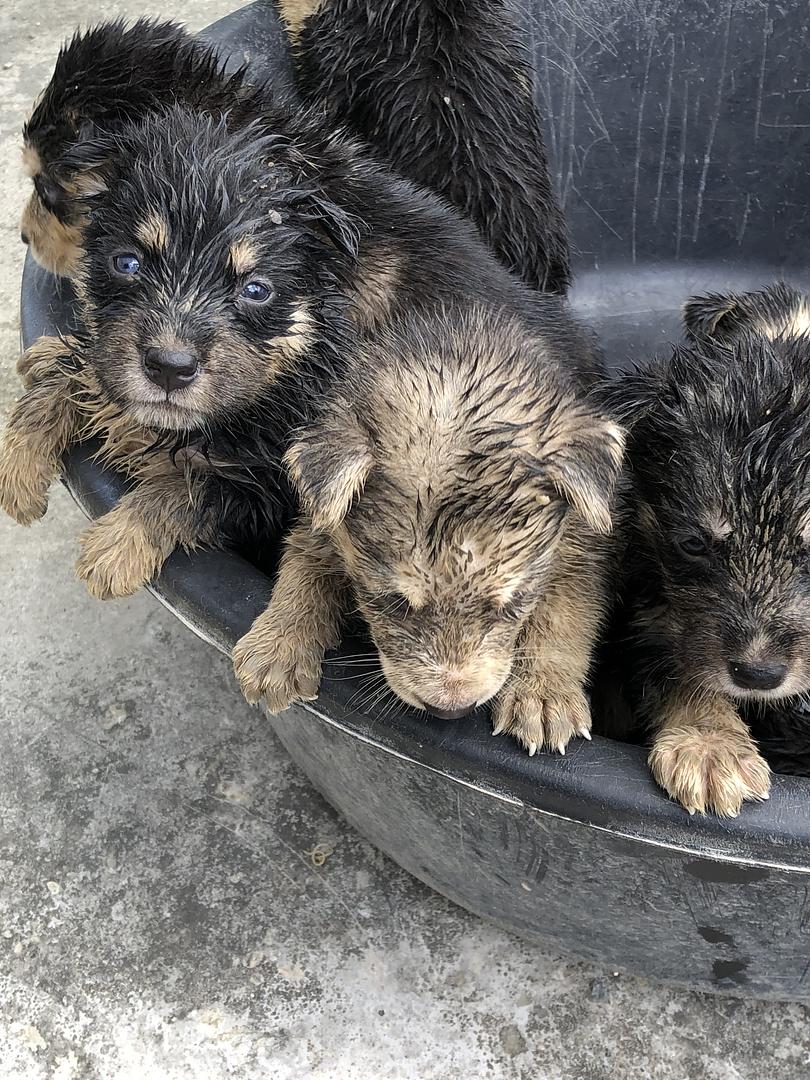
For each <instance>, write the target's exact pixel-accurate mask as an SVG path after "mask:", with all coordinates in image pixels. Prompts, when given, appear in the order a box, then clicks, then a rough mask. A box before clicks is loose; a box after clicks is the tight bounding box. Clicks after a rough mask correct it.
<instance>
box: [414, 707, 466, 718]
mask: <svg viewBox="0 0 810 1080" xmlns="http://www.w3.org/2000/svg"><path fill="white" fill-rule="evenodd" d="M425 710H426V711H427V712H429V713H430V715H431V716H438V718H439V719H440V720H460V719H461V717H462V716H466V715H467V714H468V713H471V712H472V706H471V705H465V706H464V708H463V709H438V708H437V707H436V706H435V705H425Z"/></svg>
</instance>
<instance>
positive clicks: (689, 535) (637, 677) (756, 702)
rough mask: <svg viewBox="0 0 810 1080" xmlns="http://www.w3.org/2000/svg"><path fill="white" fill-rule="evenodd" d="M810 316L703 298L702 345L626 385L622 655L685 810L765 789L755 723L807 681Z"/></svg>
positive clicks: (754, 302) (792, 305)
mask: <svg viewBox="0 0 810 1080" xmlns="http://www.w3.org/2000/svg"><path fill="white" fill-rule="evenodd" d="M807 311H808V303H807V299H806V298H805V297H803V296H801V295H800V294H798V293H796V292H795V291H794V290H791V289H789V288H787V287H785V286H775V287H773V288H770V289H766V290H763V291H762V292H759V293H752V294H747V295H744V296H710V297H698V298H694V299H692V300H690V301H689V302H688V303H687V305H686V307H685V320H686V324H687V328H688V331H689V334H690V336H691V339H692V340H691V343H690V344H689V345H687V346H684V347H680V348H677V349H676V350H675V352H674V354H673V355H672V357H671V358H670V359H668V360H666V361H663V362H656V363H653V364H650V365H649V366H648V367H646V368H645V369H643V370H642V371H640V372H638V373H637V374H635V375H632V376H628V377H627V378H625V379H624V380H622V381H621V382H620V383H619V386H618V391H617V393H618V395H619V397H620V398H622V399H623V404H624V415H625V416H626V417H627V420H628V422H629V423H630V425H631V434H630V438H629V443H628V458H629V463H630V468H631V472H632V484H633V496H632V501H631V506H630V512H629V513H628V553H627V557H626V560H625V574H624V578H625V580H624V597H623V605H622V608H621V610H622V611H623V616H622V620H623V625H622V627H621V632H620V633H619V634H618V637H617V644H618V649H617V650H614V651H618V652H619V653H620V654H621V658H622V667H623V670H624V673H625V683H626V686H627V688H628V689H629V692H630V696H631V700H632V704H633V706H634V708H635V710H636V713H637V716H638V717H639V718H641V719H642V720H644V721H646V722H647V723H648V724H649V725H650V726H651V728H652V730H653V732H654V737H653V744H652V750H651V753H650V765H651V767H652V770H653V773H654V775H655V778H656V780H657V781H658V782H659V783H660V784H661V785H662V787H664V788H665V789H666V790H667V791H668V792H669V794H670V795H671V796H672V797H673V798H676V799H677V800H678V801H679V802H681V803H682V804H683V806H685V807H686V808H687V809H688V810H689V811H690V812H695V811H700V812H704V811H706V810H713V811H715V812H716V813H718V814H721V815H726V816H733V815H736V814H737V813H738V812H739V810H740V808H741V806H742V803H743V801H744V800H746V799H764V798H767V796H768V790H769V782H770V779H769V769H768V766H767V764H766V762H765V760H764V759H763V757H762V755H761V753H760V751H759V749H758V747H757V743H756V741H755V738H754V737H753V736H752V729H751V725H752V724H753V731H754V734H756V732H757V726H758V724H759V723H760V722H761V720H758V717H759V718H762V717H764V716H765V715H766V714H768V713H769V712H770V710H771V708H772V707H773V706H774V705H776V704H778V703H780V702H783V701H785V700H789V699H791V698H793V697H795V696H796V695H804V694H806V693H807V691H808V690H810V472H809V471H808V463H809V462H810V364H808V355H809V353H808V350H809V349H810V338H808V336H806V333H805V331H806V329H807V328H808V323H807V319H806V313H807ZM772 715H773V714H771V720H772ZM765 729H767V724H766V725H765V727H764V728H763V730H765Z"/></svg>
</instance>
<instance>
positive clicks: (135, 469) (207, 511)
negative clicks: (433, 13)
mask: <svg viewBox="0 0 810 1080" xmlns="http://www.w3.org/2000/svg"><path fill="white" fill-rule="evenodd" d="M62 160H63V162H64V167H65V169H66V170H68V171H70V173H71V175H73V176H75V177H76V178H77V179H79V180H80V182H81V183H83V184H85V185H86V186H88V187H92V190H93V191H94V192H95V194H91V195H88V196H86V202H85V206H86V207H87V211H86V212H87V213H88V215H89V217H88V221H87V223H86V225H85V227H84V233H83V240H82V243H83V245H84V247H85V249H86V250H85V251H84V255H83V258H82V261H81V263H80V268H79V270H78V272H77V276H76V289H77V292H78V295H79V299H80V304H81V316H82V319H83V322H84V326H85V332H84V334H83V335H81V336H80V340H79V341H78V343H77V344H76V345H75V346H73V347H72V348H69V349H67V353H68V354H69V355H68V357H67V360H66V363H65V364H63V365H60V364H59V363H55V364H54V366H53V375H54V378H53V379H52V380H51V381H50V383H49V390H50V395H51V404H50V408H51V409H52V411H53V413H54V414H55V415H56V416H59V417H62V418H63V420H64V422H60V423H56V422H54V421H53V417H52V418H51V420H50V421H49V423H48V424H45V425H43V424H40V423H39V422H38V417H39V415H40V414H44V411H45V410H44V406H43V404H42V401H41V399H40V398H34V397H32V396H31V395H30V394H29V395H28V396H27V397H26V398H24V399H23V402H22V403H21V404H20V406H19V407H18V410H17V411H16V412H15V414H14V416H13V417H12V421H11V427H10V433H11V434H12V435H13V438H12V439H11V441H10V442H8V443H7V449H6V454H5V459H4V460H2V461H0V502H2V504H3V505H4V506H5V507H6V509H8V510H9V511H10V512H11V513H12V514H14V516H16V517H17V518H18V520H21V521H30V520H33V519H35V518H36V517H37V516H38V515H39V514H41V513H42V512H43V511H44V507H45V505H46V503H45V494H46V491H47V484H48V482H49V481H50V480H51V479H52V477H53V475H54V471H55V469H56V468H57V467H58V466H57V464H56V463H57V462H58V460H59V456H60V454H61V453H62V451H63V450H64V446H65V441H66V439H67V440H68V441H69V434H68V433H69V431H70V428H71V424H72V423H73V411H72V410H73V401H74V399H75V397H76V393H75V389H74V388H73V387H71V385H70V384H69V381H68V382H65V384H64V386H63V389H62V392H61V393H60V392H59V391H58V389H57V388H58V386H59V380H60V379H64V378H65V374H64V371H65V370H67V371H68V373H69V372H70V370H72V367H73V366H75V364H76V363H77V360H76V357H78V363H79V365H80V367H81V369H82V370H83V371H87V372H89V375H90V384H91V390H90V391H89V392H87V393H84V392H82V394H80V395H79V396H80V397H81V399H82V403H83V404H82V409H81V416H82V418H83V422H82V424H81V425H80V427H79V429H78V430H77V431H76V432H75V435H78V434H79V433H81V432H85V431H86V430H87V424H86V422H85V421H86V417H87V416H88V413H90V414H92V413H94V412H100V413H101V415H102V416H103V417H105V420H104V425H107V426H109V421H108V420H107V419H106V417H107V416H108V409H109V408H112V409H113V410H116V411H117V414H119V415H120V417H121V418H122V420H121V422H122V423H123V422H124V421H126V423H127V424H134V425H135V426H136V427H137V428H139V429H143V430H144V431H146V432H148V433H151V435H152V439H151V443H152V444H154V445H155V446H156V447H157V448H158V449H157V450H156V451H155V455H152V456H151V457H150V462H149V470H148V476H147V475H144V474H143V471H142V468H141V465H142V462H141V456H140V451H139V452H138V453H136V454H135V456H134V458H133V459H132V460H129V459H126V458H124V459H123V460H122V456H121V455H120V454H118V453H117V452H116V451H115V449H114V447H113V448H111V446H110V439H109V438H107V437H106V436H104V435H103V432H102V439H103V443H104V448H103V453H104V454H105V455H106V456H107V460H109V461H111V463H113V464H115V465H116V466H118V467H121V468H123V469H124V470H125V471H126V472H128V473H130V475H133V476H135V477H136V478H137V480H138V485H137V487H136V489H135V490H133V491H132V492H131V493H130V494H129V495H127V496H126V497H125V499H124V500H123V501H122V503H121V505H120V506H119V507H117V508H116V509H115V510H113V511H112V512H111V514H108V515H105V517H104V518H102V519H101V520H100V521H99V522H97V523H96V524H95V525H94V526H92V527H91V529H90V530H89V531H88V533H87V534H86V535H85V537H84V539H83V549H84V550H83V555H82V557H81V559H80V561H79V573H80V576H81V577H83V578H85V579H86V580H87V582H88V585H89V586H90V588H91V590H92V591H93V592H94V594H95V595H98V596H101V597H105V596H120V595H126V594H127V593H129V592H132V591H134V590H135V589H136V588H138V587H139V585H141V584H143V583H144V582H146V581H148V580H149V579H150V578H151V576H153V574H154V573H155V571H156V569H157V568H158V567H159V566H160V565H161V564H162V561H163V560H164V559H165V557H166V554H167V553H168V551H170V550H171V548H172V546H176V545H178V544H179V545H182V546H185V547H187V548H189V547H192V546H194V545H195V544H197V543H205V544H208V545H211V544H218V545H222V544H239V543H241V542H242V541H243V539H244V537H245V534H250V536H251V537H252V538H253V539H255V538H256V537H259V536H261V537H263V538H264V539H265V541H267V540H268V539H270V538H271V537H272V536H273V534H274V532H275V531H276V529H277V527H278V526H279V525H280V524H281V523H283V518H284V512H285V508H288V506H289V499H288V498H287V497H286V495H285V492H284V480H283V477H280V474H279V457H280V454H281V453H283V450H284V448H285V445H286V442H285V440H286V439H287V436H288V433H289V430H290V427H291V426H293V425H294V424H299V423H301V422H302V421H303V420H305V419H306V417H307V416H308V415H309V412H310V408H311V405H312V402H313V401H315V400H317V397H318V395H319V393H320V390H321V388H322V387H323V385H324V384H325V382H326V381H328V380H329V379H331V378H332V377H333V376H335V375H338V374H339V368H340V363H341V356H342V355H343V353H344V351H345V345H346V342H347V341H348V340H350V339H351V337H352V335H353V334H358V333H362V334H373V333H374V332H376V330H377V329H379V328H380V327H383V326H384V325H385V324H386V322H387V321H388V320H389V319H390V318H392V317H395V316H396V315H397V313H399V312H402V311H405V310H409V309H412V308H417V309H418V308H419V307H420V306H422V305H424V304H426V303H428V302H429V303H431V304H435V303H450V302H453V301H455V300H457V299H459V298H462V299H463V298H473V297H479V296H485V297H488V298H489V299H490V300H491V302H492V303H493V305H494V306H495V308H497V307H499V306H503V307H506V308H510V307H516V306H520V305H524V306H527V305H528V307H530V306H531V303H532V302H533V301H534V298H533V294H531V293H530V292H529V291H528V290H526V289H525V288H523V287H522V286H521V285H520V284H519V283H518V282H516V281H515V280H514V279H513V278H512V277H511V276H510V275H509V274H508V273H507V272H506V271H505V270H504V269H503V268H502V267H500V265H499V264H498V263H497V261H496V260H495V258H494V257H493V256H492V255H491V254H490V253H489V252H488V251H487V249H486V248H485V247H484V245H483V244H482V243H481V241H480V240H479V239H478V238H477V236H476V234H475V230H474V228H473V227H472V225H470V224H469V223H467V222H465V221H463V220H461V219H460V218H458V217H457V216H456V215H455V214H454V213H453V212H451V211H450V210H449V209H448V208H447V207H446V206H445V205H444V204H443V203H442V202H441V201H440V200H439V199H438V198H436V197H434V196H431V195H429V194H428V193H427V192H422V191H420V190H418V189H416V188H415V187H413V186H412V185H411V184H409V183H408V182H406V181H403V180H400V179H398V178H396V177H394V176H393V175H392V174H390V173H389V172H387V170H385V169H383V168H381V167H380V166H377V165H375V164H374V163H372V162H371V161H370V160H369V159H368V157H367V156H366V155H365V154H364V153H363V152H362V151H361V150H360V149H359V148H358V147H357V146H356V145H355V144H354V143H352V142H350V141H349V140H347V139H345V138H343V137H342V136H340V135H339V134H336V133H334V132H332V131H331V130H330V129H329V128H326V127H325V126H324V124H323V120H322V118H321V117H319V116H316V115H312V114H308V113H306V112H304V111H302V110H300V109H293V108H291V107H289V106H288V105H286V104H284V103H283V102H278V101H276V100H275V99H274V98H272V97H271V96H269V95H268V96H267V98H266V100H262V101H261V102H260V103H259V104H258V105H257V107H256V109H255V118H254V120H253V121H252V123H250V124H246V123H245V122H244V118H243V117H242V116H236V117H231V116H230V115H229V116H228V117H227V118H226V119H222V120H218V121H216V120H212V119H211V117H209V116H207V115H205V114H204V113H201V112H192V111H190V110H188V109H187V108H183V107H179V106H176V107H174V108H172V109H170V110H168V111H166V112H164V113H157V112H156V113H152V114H150V115H149V116H148V117H147V119H146V120H144V121H143V122H142V123H141V124H138V125H133V126H130V127H129V128H125V129H124V130H123V131H121V132H119V133H117V134H115V135H107V136H105V137H102V138H99V139H97V140H94V141H92V142H89V143H80V144H79V145H77V146H76V147H74V148H73V150H72V151H71V152H70V153H68V154H67V155H65V156H64V158H63V159H62ZM88 178H91V179H90V180H89V181H88ZM537 302H539V300H538V301H537ZM559 312H560V318H561V320H562V322H563V323H564V322H565V320H566V319H567V318H568V316H567V315H566V314H565V312H564V309H563V308H562V306H560V307H559ZM583 349H584V350H585V352H587V353H588V355H589V356H591V353H590V352H589V347H586V346H585V345H584V344H583V343H582V342H581V341H580V342H579V343H578V344H577V345H576V348H572V362H573V358H574V357H575V355H576V353H577V350H578V351H579V352H580V353H581V352H582V351H583ZM58 352H59V350H58V348H56V347H55V346H54V345H53V343H47V342H46V343H42V344H41V345H39V346H38V347H37V356H36V358H35V363H34V364H33V367H34V369H36V370H37V371H40V372H41V370H42V368H43V366H44V364H45V358H46V357H47V356H52V357H53V356H56V355H57V354H58ZM118 426H119V425H118V422H117V421H116V424H115V427H116V428H117V427H118ZM138 439H140V435H139V436H138V437H137V439H136V442H138ZM123 443H124V444H125V445H129V440H128V439H124V440H123ZM12 450H13V454H12ZM169 451H171V454H170V453H169ZM179 451H182V454H181V455H180V458H179V459H178V457H177V454H178V452H179ZM177 460H180V461H181V462H182V463H183V466H184V467H183V469H182V470H178V469H177V467H176V462H177ZM167 462H168V464H167ZM203 466H204V467H203ZM189 469H191V470H192V472H193V474H194V481H195V482H194V485H193V491H190V489H189V485H190V479H189ZM158 472H159V474H160V475H156V473H158ZM167 486H170V487H172V489H173V490H174V491H175V492H176V494H177V498H176V499H172V498H170V497H169V495H168V493H167ZM153 491H154V493H153ZM140 500H143V501H144V502H145V503H146V505H147V506H148V508H149V513H148V514H144V513H141V512H140V511H139V510H138V506H139V504H140ZM279 502H280V504H281V505H279ZM181 503H182V507H185V510H184V512H183V513H181V512H180V510H181V505H180V504H181ZM161 507H164V508H165V512H164V513H161V512H160V508H161Z"/></svg>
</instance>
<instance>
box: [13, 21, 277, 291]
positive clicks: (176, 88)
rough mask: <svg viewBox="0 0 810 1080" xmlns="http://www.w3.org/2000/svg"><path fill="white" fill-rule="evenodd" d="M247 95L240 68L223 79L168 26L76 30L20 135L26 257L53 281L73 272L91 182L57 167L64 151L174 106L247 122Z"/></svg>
mask: <svg viewBox="0 0 810 1080" xmlns="http://www.w3.org/2000/svg"><path fill="white" fill-rule="evenodd" d="M259 93H261V92H260V91H259ZM253 96H254V91H253V90H252V89H251V88H250V86H249V85H248V82H247V75H246V71H245V70H244V69H240V70H238V71H235V72H233V73H226V72H225V68H224V64H223V63H222V62H221V61H220V60H219V59H218V58H217V55H216V53H215V52H214V50H213V49H211V47H210V46H208V45H206V44H204V43H203V42H202V41H199V40H197V39H196V38H194V37H192V36H191V35H190V34H188V33H187V32H186V31H185V30H184V29H183V28H182V27H180V26H178V25H177V24H175V23H170V22H158V21H154V20H150V19H139V20H138V21H137V22H135V23H133V24H132V25H131V26H127V25H126V24H125V23H124V22H123V21H122V20H115V21H113V22H106V23H100V24H99V25H98V26H94V27H92V28H91V29H89V30H86V31H82V32H78V33H76V34H75V35H74V36H73V38H72V39H71V40H70V41H69V42H67V43H66V44H65V45H64V46H63V48H62V49H61V50H60V52H59V55H58V57H57V60H56V65H55V68H54V73H53V75H52V77H51V79H50V82H49V83H48V85H47V86H46V87H45V89H44V90H43V92H42V93H41V94H40V96H39V97H38V99H37V101H36V103H35V105H34V108H33V110H32V112H31V116H30V117H29V119H28V121H27V122H26V124H25V126H24V128H23V163H24V166H25V169H26V171H27V172H28V174H29V176H30V177H31V180H32V182H33V187H34V190H33V191H32V192H31V195H30V197H29V200H28V202H27V204H26V206H25V209H24V211H23V216H22V221H21V223H20V228H21V233H22V235H23V237H24V238H25V239H26V241H27V242H28V243H29V244H30V246H31V251H32V253H33V255H34V257H35V258H36V259H37V261H38V262H39V263H41V264H42V265H43V266H44V267H45V268H46V269H47V270H50V271H51V272H52V273H54V274H60V275H63V276H67V277H70V276H72V275H73V273H74V272H75V270H76V268H77V265H78V259H79V256H80V252H81V225H82V221H83V217H84V213H85V206H84V203H83V196H84V195H85V194H87V193H88V191H91V190H92V187H93V178H92V176H91V175H90V174H88V173H86V172H85V173H83V174H82V176H81V177H78V176H77V175H76V173H75V172H74V171H73V170H72V169H71V168H70V167H68V166H67V165H66V163H65V162H64V160H63V158H64V155H65V154H66V153H67V152H68V151H69V150H71V149H72V148H73V147H75V146H76V145H78V144H81V143H83V142H87V141H90V140H92V139H94V138H96V137H98V136H99V135H102V134H111V133H114V132H117V131H120V130H122V129H123V128H124V127H126V126H127V125H128V124H130V123H133V122H137V121H138V120H142V119H144V118H145V117H146V116H147V115H148V114H149V113H150V112H152V111H154V110H156V109H160V108H164V107H166V106H169V105H172V104H175V103H179V104H186V105H188V106H190V107H194V108H206V109H208V110H209V111H210V112H211V113H212V114H214V115H221V114H222V113H223V112H224V111H226V110H227V111H229V112H230V113H231V114H232V115H233V114H240V113H241V114H242V115H247V114H249V113H250V112H252V111H253V108H254V103H253V101H254V97H253Z"/></svg>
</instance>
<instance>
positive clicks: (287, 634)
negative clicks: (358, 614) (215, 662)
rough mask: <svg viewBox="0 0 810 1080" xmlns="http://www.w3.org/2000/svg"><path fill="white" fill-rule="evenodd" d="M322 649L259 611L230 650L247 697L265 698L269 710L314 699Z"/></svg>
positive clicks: (290, 627) (292, 628) (253, 702)
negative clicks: (256, 617)
mask: <svg viewBox="0 0 810 1080" xmlns="http://www.w3.org/2000/svg"><path fill="white" fill-rule="evenodd" d="M322 664H323V649H322V648H321V647H320V646H319V645H317V644H315V643H314V642H312V641H308V640H307V639H306V638H304V637H302V636H301V635H300V633H297V632H296V629H295V628H294V627H293V626H287V625H285V624H284V622H283V620H274V619H272V618H268V617H267V616H266V615H261V616H259V618H258V619H257V620H256V622H255V623H254V624H253V626H252V627H251V629H250V630H248V632H247V633H246V634H245V636H244V637H243V638H241V639H240V640H239V641H237V643H236V646H235V648H234V650H233V667H234V671H235V672H236V678H237V679H238V680H239V685H240V687H241V688H242V693H243V694H244V695H245V697H246V698H247V700H248V701H249V702H250V703H251V704H253V705H255V704H256V702H257V701H260V700H261V698H265V700H266V703H267V708H268V710H269V711H270V712H271V713H274V714H275V713H280V712H284V710H285V709H287V708H289V706H290V705H292V703H293V702H294V701H313V700H314V699H315V698H316V697H317V696H318V688H319V687H320V685H321V668H322Z"/></svg>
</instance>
